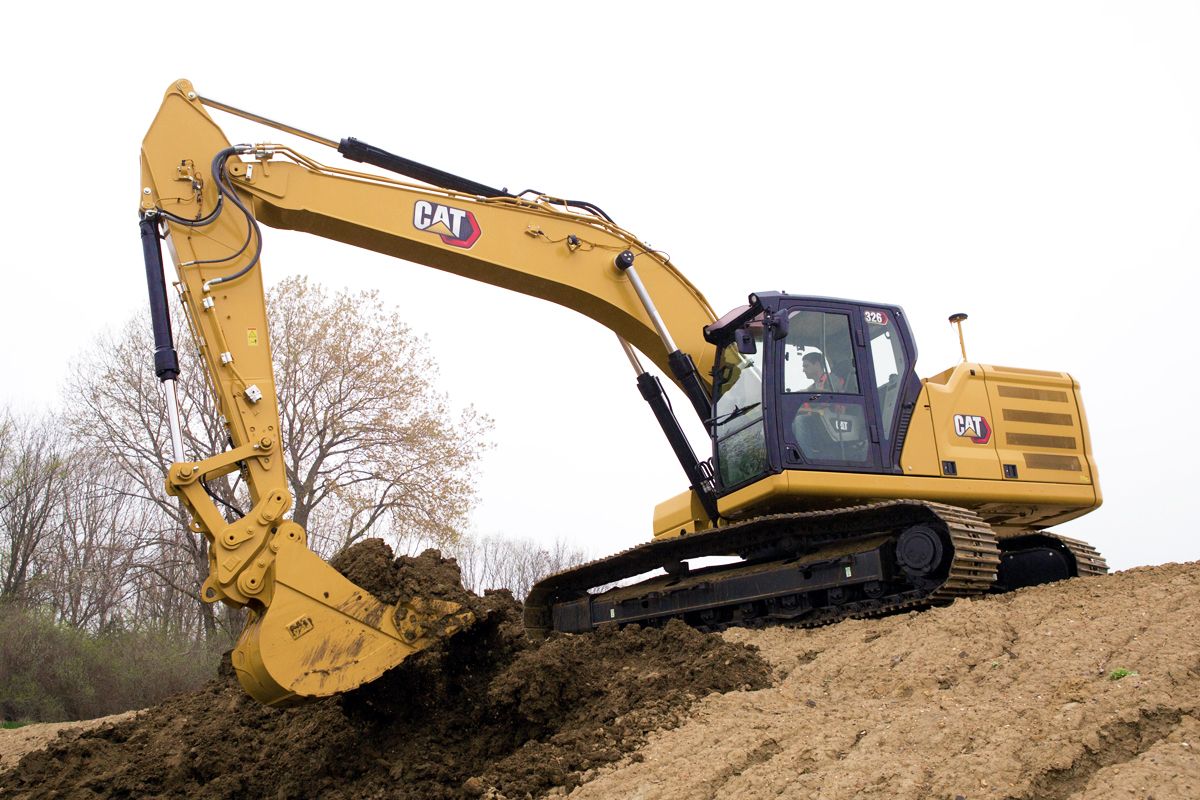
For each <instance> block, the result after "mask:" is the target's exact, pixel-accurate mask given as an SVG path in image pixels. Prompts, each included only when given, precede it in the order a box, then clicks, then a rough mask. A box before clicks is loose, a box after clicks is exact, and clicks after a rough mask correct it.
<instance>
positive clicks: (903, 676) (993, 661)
mask: <svg viewBox="0 0 1200 800" xmlns="http://www.w3.org/2000/svg"><path fill="white" fill-rule="evenodd" d="M725 637H726V638H727V639H728V640H729V641H734V642H741V643H747V644H753V645H755V646H757V647H759V648H760V651H761V654H762V655H763V656H764V657H765V658H766V659H767V660H768V661H770V662H771V663H772V664H773V665H774V666H775V667H776V670H777V680H776V683H775V685H773V686H772V687H770V688H768V689H764V690H761V691H757V692H750V693H746V694H738V695H724V696H713V697H709V698H706V699H705V701H704V702H703V703H702V704H701V705H700V706H699V707H698V708H697V709H695V711H694V713H693V715H692V716H691V718H690V719H689V720H688V721H687V722H686V723H685V724H683V725H682V726H680V727H679V728H677V729H675V730H672V731H668V732H664V733H661V734H658V735H656V736H654V737H653V738H652V740H651V742H650V743H649V744H648V745H647V746H646V747H644V748H642V749H641V750H639V751H638V752H637V753H636V754H635V755H634V757H633V758H630V759H625V760H624V761H623V762H622V763H621V764H619V765H617V767H616V768H615V769H613V770H610V771H608V772H606V773H605V774H603V775H601V776H600V777H599V778H597V779H596V780H594V781H592V782H590V783H588V784H586V785H584V786H582V787H580V788H579V790H578V791H576V792H575V793H573V794H571V798H572V800H597V799H598V798H613V799H614V800H615V798H629V799H630V800H657V799H658V798H662V799H663V800H666V798H680V797H686V798H689V799H690V800H707V799H708V798H738V800H760V798H776V797H787V798H823V799H825V798H888V800H924V799H925V798H945V799H946V800H959V799H960V798H961V799H962V800H985V799H986V798H995V800H1000V798H1004V799H1005V800H1010V799H1011V800H1017V799H1019V800H1064V799H1066V798H1070V800H1110V799H1114V798H1140V799H1141V800H1149V799H1150V798H1154V799H1155V800H1188V799H1190V798H1200V564H1198V563H1190V564H1170V565H1165V566H1159V567H1142V568H1138V569H1134V570H1130V571H1128V572H1123V573H1119V574H1115V575H1107V576H1103V577H1098V578H1087V579H1082V580H1072V581H1067V582H1064V583H1059V584H1053V585H1049V586H1040V587H1035V588H1031V589H1024V590H1021V591H1018V592H1014V593H1012V594H1009V595H1000V596H994V597H989V598H986V599H980V600H973V601H962V600H960V601H958V602H956V603H954V604H953V605H951V606H948V607H945V608H939V609H933V610H931V611H926V612H924V613H920V614H909V615H906V616H900V617H891V618H886V619H879V620H868V621H850V622H843V623H841V624H839V625H835V626H831V627H828V628H819V629H816V630H810V631H805V630H785V629H779V628H776V629H771V630H764V631H731V632H728V633H726V634H725Z"/></svg>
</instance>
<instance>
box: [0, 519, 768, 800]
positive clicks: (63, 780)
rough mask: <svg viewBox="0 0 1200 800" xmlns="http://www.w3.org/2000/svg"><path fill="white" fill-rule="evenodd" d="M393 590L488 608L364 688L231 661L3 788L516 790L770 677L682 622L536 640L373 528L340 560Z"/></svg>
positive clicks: (22, 770)
mask: <svg viewBox="0 0 1200 800" xmlns="http://www.w3.org/2000/svg"><path fill="white" fill-rule="evenodd" d="M331 563H332V564H333V565H334V566H335V567H336V568H337V569H339V570H340V571H341V572H343V574H345V575H347V576H348V577H350V578H351V579H353V580H355V581H356V582H358V583H359V585H361V586H363V587H364V588H366V589H368V590H370V591H371V592H373V593H374V594H376V595H377V596H378V597H380V599H383V600H385V601H395V600H397V599H403V598H405V597H411V596H425V597H439V598H443V599H448V600H455V601H458V602H461V603H463V604H465V605H466V606H467V607H468V608H470V610H471V611H473V612H474V614H475V617H476V619H477V620H478V622H477V623H476V624H475V625H474V626H473V627H471V628H470V629H469V630H467V631H466V632H464V633H460V634H458V635H456V636H454V637H453V638H452V639H450V640H448V641H447V642H445V643H443V644H442V645H441V646H438V647H435V648H431V649H429V650H426V651H423V652H421V653H418V654H416V655H414V656H411V657H409V658H408V659H407V660H405V661H404V662H403V663H401V664H400V666H399V667H397V668H395V669H393V670H391V671H390V672H388V673H386V674H385V675H384V676H383V677H382V678H380V679H379V680H377V681H374V682H373V683H371V684H369V685H367V686H365V687H362V688H361V689H359V690H357V691H355V692H350V693H347V694H344V695H341V696H339V697H336V698H331V699H328V700H323V701H320V702H316V703H313V704H311V705H307V706H302V707H300V708H296V709H289V710H276V709H270V708H266V707H263V706H261V705H259V704H258V703H257V702H255V701H254V700H251V699H250V698H249V697H248V696H246V694H245V693H244V692H243V691H242V689H241V687H240V686H239V685H238V683H237V679H236V677H235V676H234V674H233V670H232V668H231V666H230V665H229V663H228V659H226V663H225V665H223V668H222V672H221V674H220V675H218V676H217V677H216V678H215V679H214V680H212V681H211V682H209V683H208V684H207V685H206V686H204V687H203V688H202V689H200V690H199V691H197V692H193V693H190V694H184V695H179V696H176V697H174V698H172V699H170V700H168V701H167V702H165V703H163V704H162V705H159V706H156V707H154V708H150V709H146V710H144V711H141V712H138V714H137V715H136V716H135V717H133V718H131V719H128V720H125V721H121V722H118V723H117V724H115V725H103V726H100V727H98V728H96V729H94V730H90V731H85V732H83V733H80V734H78V735H75V734H72V735H71V736H69V737H66V738H64V739H60V740H56V741H55V742H53V743H51V744H50V745H49V746H48V747H46V748H45V749H44V750H41V751H39V752H34V753H31V754H30V755H28V756H26V757H25V758H24V759H22V760H21V761H20V763H19V764H18V765H17V767H16V768H14V769H13V770H11V771H9V772H6V773H4V774H0V797H3V798H9V797H22V798H26V797H28V798H34V797H56V798H57V797H67V798H74V797H78V798H93V797H191V798H246V797H280V798H285V797H286V798H292V797H296V798H300V797H314V798H315V797H320V798H366V797H388V798H410V799H411V800H442V799H443V798H445V799H447V800H449V799H451V798H454V799H457V798H472V797H481V796H485V795H490V796H492V797H497V796H505V797H509V798H514V799H515V798H523V797H525V796H527V795H533V794H542V793H544V792H546V791H547V790H549V789H551V788H554V787H571V786H574V785H575V784H577V783H579V781H580V780H581V778H582V776H583V775H584V774H585V773H589V772H594V771H595V770H596V769H597V768H598V767H601V766H603V765H605V764H610V763H612V762H614V761H617V760H619V759H620V758H621V757H622V756H624V755H625V754H627V753H630V752H632V751H634V750H635V749H636V748H637V747H639V746H640V745H642V744H643V743H644V742H645V737H646V734H647V733H648V732H650V731H652V730H655V729H659V728H663V727H666V726H670V725H674V724H678V722H679V721H680V720H681V719H682V718H683V716H684V715H685V714H686V712H687V709H688V708H689V707H690V706H691V705H693V704H694V703H695V702H696V701H698V700H699V699H700V698H702V697H704V696H706V695H708V694H710V693H712V692H729V691H740V690H750V689H758V688H764V687H766V686H768V685H769V683H770V676H771V668H770V667H769V666H768V665H767V664H766V663H765V662H764V661H763V660H762V659H761V658H760V657H759V656H758V655H757V654H756V653H755V652H754V650H753V649H752V648H749V647H746V646H744V645H741V644H737V643H733V642H727V641H725V640H723V639H721V638H720V637H716V636H706V635H704V634H701V633H698V632H696V631H695V630H692V629H691V628H688V627H687V626H686V625H683V624H682V623H678V624H669V625H667V626H665V627H663V628H661V629H654V630H642V629H640V628H629V629H626V630H611V631H605V632H603V633H601V634H599V635H596V636H584V637H574V636H562V637H557V638H552V639H550V640H548V641H547V642H545V643H544V644H541V645H540V646H537V647H534V646H533V645H531V644H530V642H529V641H528V640H526V638H525V636H524V630H523V626H522V623H521V606H520V604H519V603H517V602H516V601H515V600H513V598H512V596H511V595H510V594H509V593H507V592H497V593H489V594H487V595H486V596H485V597H476V596H474V595H472V594H470V593H469V592H467V591H466V590H465V589H463V588H462V585H461V579H460V575H459V572H458V568H457V565H455V564H454V562H453V561H451V560H447V559H443V558H441V556H440V555H438V554H437V553H436V551H427V552H426V553H424V554H422V555H421V556H419V557H415V558H414V557H401V558H396V559H394V558H392V553H391V551H390V550H389V549H388V548H387V547H386V545H384V544H383V543H382V542H380V541H378V540H374V541H370V542H365V543H363V544H362V545H359V546H356V547H355V548H352V549H351V550H350V551H348V552H347V553H344V554H343V555H342V556H339V557H338V558H336V559H334V561H333V562H331Z"/></svg>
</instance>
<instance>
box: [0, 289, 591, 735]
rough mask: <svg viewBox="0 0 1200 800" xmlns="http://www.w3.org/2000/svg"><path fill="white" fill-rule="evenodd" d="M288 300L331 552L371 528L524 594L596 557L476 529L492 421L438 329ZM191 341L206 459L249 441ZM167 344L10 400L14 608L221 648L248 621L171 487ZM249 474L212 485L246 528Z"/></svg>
mask: <svg viewBox="0 0 1200 800" xmlns="http://www.w3.org/2000/svg"><path fill="white" fill-rule="evenodd" d="M268 306H269V310H270V315H269V316H270V328H271V330H270V332H271V338H272V345H273V353H272V356H273V360H274V365H275V378H276V390H277V395H278V399H279V408H280V417H281V425H282V433H283V440H284V441H283V444H284V452H283V457H284V459H285V462H286V472H287V477H288V482H289V484H290V488H291V490H292V494H293V496H294V505H293V508H292V514H291V516H292V518H293V519H294V520H295V521H296V522H298V523H300V524H301V525H303V526H304V527H305V528H306V529H307V531H308V533H309V546H310V547H312V548H313V549H314V550H315V551H316V552H317V553H318V554H320V555H321V556H322V557H324V558H327V559H328V558H329V557H330V556H332V555H333V554H334V553H335V552H337V551H338V550H340V549H342V548H344V547H346V546H349V545H351V544H353V543H355V542H357V541H361V540H362V539H365V538H368V537H380V538H383V539H384V540H385V541H387V542H388V543H389V544H390V545H391V546H392V547H393V549H395V550H396V551H397V552H404V553H412V552H416V551H419V550H421V549H424V548H425V547H436V548H439V549H441V550H442V551H443V553H445V554H447V555H451V556H455V557H456V558H457V559H458V560H459V563H460V566H461V567H462V569H463V578H464V583H465V584H466V585H467V587H468V588H470V589H472V590H475V591H482V590H484V589H488V588H508V589H510V590H512V591H513V593H514V595H516V596H517V597H518V598H523V597H524V595H525V593H526V592H527V591H528V589H529V587H530V586H531V585H532V583H533V582H534V581H535V580H537V579H538V578H539V577H540V576H542V575H544V574H547V573H549V572H553V571H556V570H558V569H563V568H566V567H568V566H570V565H571V564H574V563H578V562H580V561H582V560H583V553H581V552H579V551H578V550H576V549H573V548H571V547H569V546H567V545H566V544H564V543H557V544H555V545H553V546H550V547H544V546H541V545H539V544H537V543H535V542H532V541H529V540H524V539H511V538H507V537H502V536H491V537H476V536H472V535H470V534H468V533H466V532H465V531H466V529H467V524H468V518H469V514H470V511H471V509H472V508H473V506H474V504H475V502H476V500H477V497H476V490H475V480H474V472H475V470H476V468H477V467H478V464H479V460H480V458H481V457H482V455H483V454H484V452H485V451H486V449H487V448H488V447H489V442H488V435H489V432H490V430H491V422H490V420H489V419H488V418H487V417H486V416H485V415H483V414H480V413H478V412H477V411H475V410H474V409H472V408H467V409H466V410H457V411H456V410H454V409H453V408H452V407H451V405H450V403H449V401H448V399H447V398H446V397H445V396H444V395H442V394H440V393H439V392H438V391H437V389H436V386H435V383H434V381H435V378H436V365H435V362H434V359H433V357H432V355H431V352H430V345H429V342H428V340H427V339H425V338H423V337H420V336H417V335H416V334H414V333H413V332H412V331H411V330H410V329H409V328H408V326H407V325H405V324H404V323H403V321H402V320H400V319H399V318H398V317H397V315H396V313H395V311H394V310H391V309H389V308H388V307H386V306H385V305H384V304H383V303H382V302H381V300H380V299H379V297H378V296H377V294H376V293H374V292H330V291H328V290H326V289H325V288H323V287H321V286H319V285H317V284H314V283H312V282H309V281H307V280H306V279H304V278H292V279H288V280H285V281H283V282H282V283H280V284H278V285H276V286H275V287H273V288H272V289H271V290H270V291H269V292H268ZM178 316H180V315H178V314H177V317H178ZM177 327H179V326H178V325H177ZM177 340H178V344H179V351H180V362H181V371H182V374H181V379H180V383H179V400H180V408H181V415H182V419H183V434H184V449H185V452H186V453H187V457H188V458H193V459H196V460H199V459H202V458H204V457H206V456H208V455H212V454H216V453H219V452H221V451H223V450H225V449H227V448H228V447H229V442H228V438H227V434H226V431H225V429H224V427H223V426H222V425H221V423H220V420H219V419H218V415H217V413H216V412H215V410H214V406H213V401H212V393H211V391H210V387H209V385H208V383H207V378H206V377H205V373H204V371H203V369H202V368H201V365H200V363H199V355H198V352H197V351H196V350H195V348H194V347H192V346H187V343H188V339H187V337H186V336H177ZM152 352H153V344H152V341H151V337H150V331H149V324H148V323H147V322H146V321H145V320H144V319H142V318H140V317H139V318H137V319H134V320H131V321H129V322H128V323H127V324H126V325H125V326H124V327H123V328H121V329H120V330H119V331H117V332H116V333H114V334H112V335H109V336H106V337H104V338H102V339H101V340H100V341H98V342H96V343H94V344H93V345H92V346H91V347H89V348H88V349H87V350H86V351H85V352H84V353H82V354H81V355H80V357H79V359H78V360H77V362H76V363H75V364H74V365H73V367H72V370H71V377H70V378H69V380H68V382H67V386H66V390H65V395H64V401H63V403H62V404H61V407H60V408H58V409H56V410H54V411H52V412H49V413H46V414H43V415H40V416H30V415H21V414H17V413H14V412H12V411H11V410H0V614H3V615H4V616H5V618H7V619H9V620H10V622H11V620H12V619H16V615H18V614H26V615H28V614H36V615H37V621H38V623H37V624H46V623H48V624H51V625H54V626H58V627H59V628H65V629H69V630H72V631H80V632H85V633H89V634H92V635H96V636H100V635H108V636H110V637H111V636H113V635H116V634H117V633H130V632H137V633H138V634H139V635H147V636H155V637H167V638H168V639H169V640H170V641H172V642H175V643H176V649H179V648H181V647H182V648H185V649H186V647H188V646H192V647H196V648H201V649H203V650H205V652H208V653H213V652H219V651H220V650H221V649H224V648H226V647H228V645H229V644H230V643H231V642H232V640H233V639H234V638H236V635H237V632H238V630H239V629H240V626H241V622H242V619H241V615H240V613H238V612H236V611H234V610H232V609H229V608H227V607H224V606H221V605H219V604H218V605H216V606H214V605H209V604H206V603H203V602H201V601H200V599H199V589H200V585H201V583H202V582H203V580H204V578H205V577H206V576H207V573H208V552H207V543H206V542H205V540H204V538H203V537H202V536H199V535H196V534H193V533H191V532H189V531H188V529H187V519H186V515H185V514H184V512H183V510H182V508H181V507H180V505H179V503H178V502H177V501H176V500H175V499H174V498H171V497H169V496H168V495H167V494H166V492H165V490H164V488H163V478H164V475H165V472H166V469H167V467H168V466H169V464H170V462H171V460H172V458H171V453H170V434H169V431H168V428H167V424H166V421H165V416H164V412H163V403H162V398H161V395H160V391H161V390H160V388H159V383H158V380H157V379H156V378H155V376H154V374H153V370H152V369H151V367H150V366H149V364H150V359H151V355H150V354H151V353H152ZM236 476H237V473H234V474H233V475H231V476H226V477H225V478H222V479H219V480H216V481H213V482H210V484H209V489H210V492H211V493H212V495H213V496H214V497H215V498H216V499H217V502H218V504H219V505H220V507H221V508H222V509H223V510H224V511H225V513H226V514H227V519H229V520H231V521H232V520H233V519H235V518H236V516H237V515H238V514H240V513H241V510H243V509H246V508H248V507H249V505H250V501H249V497H248V493H247V490H246V487H245V485H244V483H242V482H241V480H240V479H239V478H237V477H236ZM30 624H32V623H30ZM13 627H14V626H13V625H12V624H9V625H8V626H0V667H5V664H6V662H5V660H4V659H5V658H6V656H5V653H8V657H10V658H9V661H10V662H11V660H12V658H11V657H14V654H13V653H12V652H11V651H12V648H13V647H15V646H17V645H16V643H15V642H7V643H6V641H4V636H5V635H9V638H11V632H10V634H5V633H4V631H8V630H10V629H12V628H13ZM17 627H18V628H22V629H24V630H25V631H26V633H27V632H28V629H29V624H26V625H24V626H17ZM26 649H28V648H27V647H26ZM17 655H19V654H17ZM11 666H12V665H11V663H10V664H9V667H11ZM9 671H10V672H11V671H12V670H11V669H10V670H9ZM3 680H4V679H3V678H2V677H0V692H4V691H9V692H10V693H11V691H12V690H11V689H6V687H5V685H4V682H3ZM3 699H4V698H3V697H2V696H0V701H2V700H3ZM0 712H3V713H5V714H7V715H11V714H12V713H13V712H12V711H11V710H8V711H6V710H5V709H3V708H0ZM62 713H64V714H68V715H69V714H70V713H71V712H70V711H63V712H62Z"/></svg>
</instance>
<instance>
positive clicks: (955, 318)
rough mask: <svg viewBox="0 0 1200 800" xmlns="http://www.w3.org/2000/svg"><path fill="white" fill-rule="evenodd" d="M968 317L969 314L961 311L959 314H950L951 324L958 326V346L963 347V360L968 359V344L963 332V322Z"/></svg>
mask: <svg viewBox="0 0 1200 800" xmlns="http://www.w3.org/2000/svg"><path fill="white" fill-rule="evenodd" d="M966 318H967V315H966V314H963V313H962V312H961V311H960V312H959V313H957V314H951V315H950V324H951V325H956V326H958V346H959V347H960V348H962V356H963V361H966V360H967V345H966V342H964V341H963V334H962V324H963V321H964V320H965V319H966Z"/></svg>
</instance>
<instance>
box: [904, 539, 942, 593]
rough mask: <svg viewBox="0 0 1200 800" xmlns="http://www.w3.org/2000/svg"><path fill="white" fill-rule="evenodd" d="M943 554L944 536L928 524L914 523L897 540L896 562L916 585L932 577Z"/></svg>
mask: <svg viewBox="0 0 1200 800" xmlns="http://www.w3.org/2000/svg"><path fill="white" fill-rule="evenodd" d="M942 554H943V547H942V537H940V536H938V534H937V531H935V530H934V529H933V528H931V527H929V526H928V525H913V526H912V527H911V528H908V529H906V530H905V531H904V532H903V533H901V534H900V538H899V539H897V540H896V564H897V565H899V567H900V569H902V570H903V571H904V575H905V576H906V577H907V578H908V579H909V580H910V581H912V582H913V584H914V585H920V584H921V583H922V582H924V581H926V580H928V579H930V577H931V576H932V575H933V573H934V571H935V570H936V569H937V568H938V566H939V565H940V564H941V563H942Z"/></svg>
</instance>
